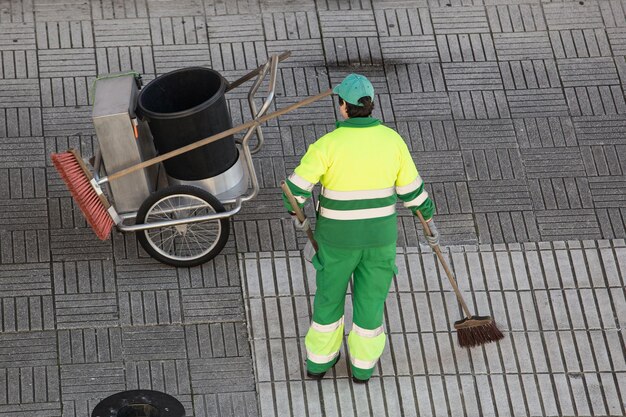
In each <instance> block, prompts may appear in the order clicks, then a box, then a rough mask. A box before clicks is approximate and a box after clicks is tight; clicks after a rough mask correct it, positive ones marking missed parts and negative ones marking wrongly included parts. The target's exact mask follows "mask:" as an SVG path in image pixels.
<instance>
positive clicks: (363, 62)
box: [322, 32, 383, 66]
mask: <svg viewBox="0 0 626 417" xmlns="http://www.w3.org/2000/svg"><path fill="white" fill-rule="evenodd" d="M344 35H345V33H344ZM322 36H324V33H323V32H322ZM322 43H323V46H324V54H325V56H326V62H327V64H328V65H331V66H344V65H349V66H369V65H380V64H381V63H382V59H383V57H382V50H381V45H380V41H379V38H377V37H375V36H370V37H365V36H363V37H347V36H346V37H328V38H327V37H323V39H322Z"/></svg>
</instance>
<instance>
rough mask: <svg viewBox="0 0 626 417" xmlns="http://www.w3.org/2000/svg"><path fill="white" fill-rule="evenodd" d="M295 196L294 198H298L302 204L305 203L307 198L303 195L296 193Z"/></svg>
mask: <svg viewBox="0 0 626 417" xmlns="http://www.w3.org/2000/svg"><path fill="white" fill-rule="evenodd" d="M293 197H294V198H295V199H296V201H297V202H298V203H300V204H303V203H304V202H305V201H306V198H304V197H301V196H299V195H294V196H293Z"/></svg>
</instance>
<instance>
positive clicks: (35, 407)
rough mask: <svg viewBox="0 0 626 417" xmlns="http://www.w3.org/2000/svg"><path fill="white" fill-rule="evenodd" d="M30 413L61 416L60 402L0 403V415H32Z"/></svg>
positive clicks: (43, 416)
mask: <svg viewBox="0 0 626 417" xmlns="http://www.w3.org/2000/svg"><path fill="white" fill-rule="evenodd" d="M32 413H36V415H37V416H41V417H61V404H60V403H58V402H49V403H32V404H7V405H0V415H2V416H15V417H27V416H32V415H33V414H32Z"/></svg>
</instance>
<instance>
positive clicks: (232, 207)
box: [93, 53, 289, 266]
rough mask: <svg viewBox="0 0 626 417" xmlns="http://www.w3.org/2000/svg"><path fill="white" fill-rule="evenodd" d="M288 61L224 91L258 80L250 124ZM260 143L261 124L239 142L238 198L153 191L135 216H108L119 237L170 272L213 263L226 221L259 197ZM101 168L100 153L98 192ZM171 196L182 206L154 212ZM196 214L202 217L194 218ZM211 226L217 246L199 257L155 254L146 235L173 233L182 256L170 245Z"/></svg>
mask: <svg viewBox="0 0 626 417" xmlns="http://www.w3.org/2000/svg"><path fill="white" fill-rule="evenodd" d="M287 56H289V53H284V54H282V55H280V56H279V55H273V56H271V58H270V59H269V60H268V62H267V63H265V64H264V65H263V66H262V67H260V68H259V69H257V70H255V71H253V72H251V73H249V74H247V75H245V76H244V77H242V78H240V79H239V80H237V81H235V82H233V83H232V84H230V85H229V86H228V88H227V91H230V90H232V89H234V88H235V87H237V86H239V85H241V84H242V83H243V82H245V81H247V80H249V79H252V78H254V75H255V74H256V80H255V81H254V83H253V84H252V86H251V87H250V90H249V91H248V95H247V97H248V104H249V107H250V112H251V114H252V115H253V119H254V120H255V121H256V120H258V119H260V118H261V117H263V116H264V115H265V113H266V112H267V110H268V109H269V108H270V106H271V105H272V102H273V101H274V98H275V96H276V94H275V92H276V79H277V71H278V63H279V61H280V60H281V58H282V59H284V58H285V57H287ZM266 79H269V82H268V91H267V95H266V97H265V99H264V100H263V104H262V105H261V106H260V108H257V105H256V103H255V99H256V97H255V96H256V94H257V92H258V90H259V89H260V87H261V85H262V84H263V82H264V81H265V80H266ZM253 135H256V137H257V143H256V145H255V146H253V147H251V145H250V140H251V138H252V136H253ZM263 143H264V137H263V131H262V129H261V125H260V123H259V124H256V125H255V126H252V127H250V128H248V129H247V131H246V133H245V134H244V136H243V138H242V139H241V140H239V141H237V146H238V148H239V151H240V152H241V153H242V154H243V158H244V160H245V164H244V171H245V172H244V175H247V178H248V188H247V189H246V190H245V192H243V193H242V194H241V195H239V196H237V197H234V198H229V199H224V200H218V199H217V198H215V197H214V196H213V195H211V194H210V193H209V192H208V191H206V190H204V189H202V188H199V187H194V186H190V185H173V186H168V187H165V188H161V189H158V188H157V191H155V193H153V194H151V195H150V197H148V198H147V199H146V200H145V201H144V203H143V204H142V206H141V208H140V209H139V210H138V211H135V212H129V213H122V214H119V215H118V214H117V213H116V212H115V206H114V205H112V212H113V213H112V214H113V218H114V221H115V223H116V227H117V229H118V230H119V231H121V232H138V235H137V236H138V239H139V242H140V243H141V244H142V246H143V247H144V249H146V251H147V252H148V253H149V254H150V255H151V256H152V257H154V258H156V259H158V260H159V261H161V262H164V263H166V264H169V265H173V266H195V265H198V264H201V263H204V262H207V261H208V260H210V259H212V258H213V257H215V256H216V255H217V254H218V253H219V252H220V251H221V250H222V248H223V246H224V244H225V243H226V241H227V239H228V234H229V228H230V226H229V223H228V219H229V218H230V217H232V216H234V215H235V214H237V213H238V212H239V211H240V210H241V208H242V205H243V203H244V202H246V201H249V200H252V199H253V198H255V197H256V196H257V194H258V193H259V188H260V187H259V181H258V178H257V175H256V171H255V168H254V163H253V160H252V155H253V154H255V153H257V152H258V151H259V150H260V149H261V147H262V146H263ZM102 162H103V161H102V155H101V152H100V151H99V150H98V151H97V152H96V155H95V161H94V164H93V166H94V174H93V176H94V180H95V182H96V183H97V184H98V185H99V186H100V187H102V186H103V185H107V183H108V182H109V180H108V177H107V175H106V170H105V167H104V166H103V163H102ZM101 174H102V175H101ZM107 191H108V192H109V193H111V195H112V196H113V200H114V199H115V195H113V192H112V189H111V187H110V186H109V187H107ZM172 196H174V197H175V198H177V199H178V200H179V201H183V203H182V204H180V203H179V205H175V204H174V203H172V202H169V203H168V204H167V208H158V207H157V206H158V204H159V203H158V202H156V203H153V202H151V200H152V199H155V198H156V199H157V200H158V198H159V197H161V200H159V201H164V200H163V199H170V198H171V197H172ZM224 205H226V206H228V209H225V208H224V207H223V206H224ZM144 206H146V207H144ZM155 207H157V208H155ZM152 209H154V210H155V212H154V215H155V216H156V217H165V218H168V219H167V220H155V221H149V222H146V221H145V220H146V212H147V211H148V212H149V211H150V210H152ZM198 212H200V213H203V214H198ZM189 213H192V214H189ZM210 222H212V223H214V224H216V225H218V224H219V230H218V232H217V236H215V241H211V242H209V241H207V242H206V243H207V244H209V243H210V246H209V248H207V249H206V250H204V251H201V252H200V253H199V254H195V255H181V254H180V253H178V254H173V253H170V252H168V251H166V250H164V248H160V250H159V248H156V247H154V242H152V243H151V242H150V237H149V236H150V233H152V232H151V231H158V230H161V231H162V230H169V231H170V232H172V231H173V233H174V235H171V236H170V235H168V239H169V243H171V245H172V247H171V248H170V251H171V250H174V251H176V250H180V251H181V252H186V253H189V252H190V248H189V247H188V248H187V249H186V250H185V249H184V246H185V244H184V243H181V244H180V245H178V246H176V245H174V242H176V238H177V237H178V236H186V234H187V233H189V230H190V228H191V227H193V225H196V224H201V223H210ZM156 233H163V232H156ZM179 240H181V239H179ZM192 243H196V244H198V245H200V246H201V245H202V244H204V242H200V239H199V238H197V237H196V238H195V242H192ZM187 244H188V245H189V244H190V243H189V242H187Z"/></svg>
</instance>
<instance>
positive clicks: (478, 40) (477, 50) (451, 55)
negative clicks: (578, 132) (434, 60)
mask: <svg viewBox="0 0 626 417" xmlns="http://www.w3.org/2000/svg"><path fill="white" fill-rule="evenodd" d="M436 39H437V48H438V49H439V59H440V60H441V62H483V61H495V60H496V49H495V46H494V42H493V39H492V37H491V35H490V34H488V33H471V34H450V35H437V37H436Z"/></svg>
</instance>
